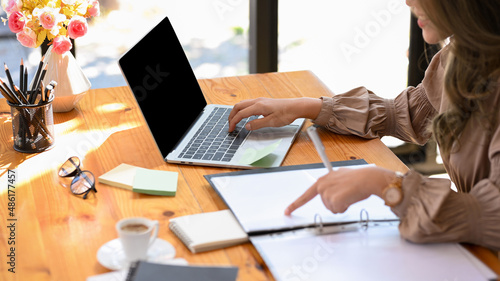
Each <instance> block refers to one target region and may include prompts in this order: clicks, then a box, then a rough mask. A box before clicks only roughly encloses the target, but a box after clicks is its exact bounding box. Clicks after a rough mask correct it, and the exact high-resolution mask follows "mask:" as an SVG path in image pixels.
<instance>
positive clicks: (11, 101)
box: [0, 85, 16, 104]
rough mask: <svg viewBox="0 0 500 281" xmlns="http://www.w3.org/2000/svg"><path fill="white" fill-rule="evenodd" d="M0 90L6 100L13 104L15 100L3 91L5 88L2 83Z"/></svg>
mask: <svg viewBox="0 0 500 281" xmlns="http://www.w3.org/2000/svg"><path fill="white" fill-rule="evenodd" d="M0 92H1V93H2V96H4V97H5V99H6V100H8V101H9V102H10V103H13V104H15V103H16V101H15V100H14V98H12V96H10V95H9V94H8V93H7V91H5V89H4V88H3V86H2V85H0Z"/></svg>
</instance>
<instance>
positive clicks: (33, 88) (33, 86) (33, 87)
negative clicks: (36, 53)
mask: <svg viewBox="0 0 500 281" xmlns="http://www.w3.org/2000/svg"><path fill="white" fill-rule="evenodd" d="M44 58H45V56H42V59H41V60H40V63H39V64H38V68H37V70H36V73H35V76H34V77H33V80H32V84H31V90H30V91H31V93H30V100H31V95H33V94H35V90H36V88H35V87H36V84H37V83H38V78H40V72H41V71H42V67H43V59H44Z"/></svg>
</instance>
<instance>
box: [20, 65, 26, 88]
mask: <svg viewBox="0 0 500 281" xmlns="http://www.w3.org/2000/svg"><path fill="white" fill-rule="evenodd" d="M19 87H21V92H23V93H24V92H26V90H25V89H24V61H23V58H21V64H20V65H19Z"/></svg>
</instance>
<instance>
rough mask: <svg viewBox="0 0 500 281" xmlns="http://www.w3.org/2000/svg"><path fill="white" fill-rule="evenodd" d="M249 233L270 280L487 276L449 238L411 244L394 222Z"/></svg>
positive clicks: (458, 280)
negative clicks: (319, 231) (330, 230)
mask: <svg viewBox="0 0 500 281" xmlns="http://www.w3.org/2000/svg"><path fill="white" fill-rule="evenodd" d="M311 233H312V232H306V231H304V230H299V231H295V232H288V233H285V234H283V235H262V236H255V237H251V241H252V243H253V244H254V246H255V247H256V249H257V251H258V252H259V253H260V255H261V256H262V258H263V259H264V261H265V262H266V265H268V267H269V269H270V271H271V272H272V274H273V276H274V277H275V278H276V280H351V281H356V280H363V281H364V280H385V281H392V280H394V281H396V280H397V281H399V280H409V281H412V280H415V281H417V280H418V281H420V280H453V281H466V280H477V281H479V280H488V277H491V273H490V275H486V276H485V275H484V274H483V273H482V272H481V271H480V270H478V269H477V267H476V265H475V264H474V263H472V262H471V261H470V257H468V256H466V255H464V254H463V252H462V250H461V246H460V245H459V244H455V243H439V244H414V243H411V242H408V241H406V240H404V239H402V238H401V237H400V235H399V232H398V228H397V226H377V227H371V228H368V229H367V230H358V231H356V232H341V233H336V234H330V235H313V234H311Z"/></svg>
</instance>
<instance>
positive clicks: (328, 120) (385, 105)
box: [313, 83, 437, 144]
mask: <svg viewBox="0 0 500 281" xmlns="http://www.w3.org/2000/svg"><path fill="white" fill-rule="evenodd" d="M322 99H323V104H322V108H321V111H320V114H319V115H318V117H317V118H316V119H315V120H313V122H314V123H315V124H317V125H320V126H324V127H325V128H327V129H328V130H330V131H332V132H335V133H337V134H344V135H346V134H350V135H357V136H360V137H363V138H376V137H382V136H393V137H397V138H399V139H401V140H403V141H406V142H412V143H417V144H425V143H426V142H427V140H428V139H429V138H430V136H431V134H430V132H429V130H428V125H429V122H430V120H432V118H433V117H434V116H435V115H436V114H437V111H436V109H435V108H434V107H433V106H432V104H431V103H430V102H429V100H428V99H427V95H426V92H425V88H424V84H423V83H422V84H420V85H418V86H417V87H409V88H407V89H405V90H404V91H403V92H402V93H401V94H399V95H398V96H397V97H396V98H395V99H384V98H382V97H379V96H377V95H375V94H374V93H373V92H371V91H369V90H367V89H366V88H364V87H359V88H356V89H353V90H351V91H349V92H346V93H344V94H340V95H335V96H333V97H322Z"/></svg>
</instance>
